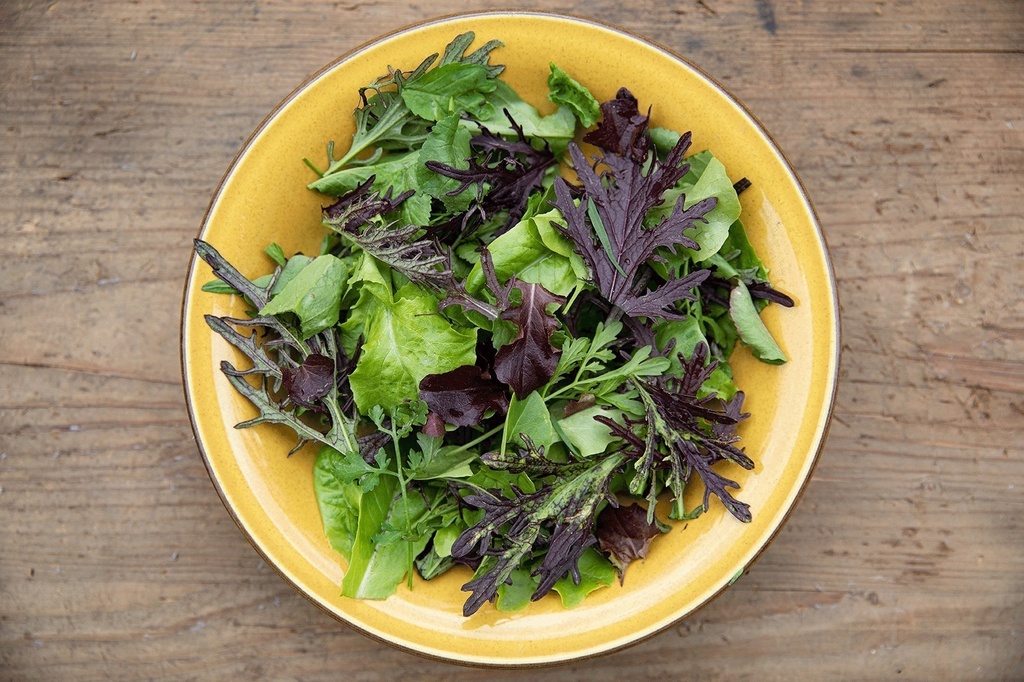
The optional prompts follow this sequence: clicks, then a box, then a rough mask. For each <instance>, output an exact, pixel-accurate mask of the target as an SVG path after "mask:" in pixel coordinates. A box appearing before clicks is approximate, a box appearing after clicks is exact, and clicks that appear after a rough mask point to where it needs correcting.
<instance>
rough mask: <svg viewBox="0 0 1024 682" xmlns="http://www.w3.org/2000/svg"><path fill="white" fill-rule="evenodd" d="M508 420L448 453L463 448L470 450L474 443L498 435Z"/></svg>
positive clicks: (450, 453)
mask: <svg viewBox="0 0 1024 682" xmlns="http://www.w3.org/2000/svg"><path fill="white" fill-rule="evenodd" d="M507 421H508V420H505V421H504V422H502V424H501V426H495V427H494V428H493V429H491V430H490V431H488V432H487V433H485V434H484V435H482V436H479V437H477V438H474V439H473V440H471V441H469V442H468V443H466V444H465V445H460V446H459V447H457V448H455V449H454V450H452V451H450V452H449V453H448V454H449V455H454V454H455V453H457V452H462V451H463V450H468V449H469V448H471V447H473V446H474V445H479V444H480V443H482V442H483V441H485V440H487V439H488V438H490V437H491V436H495V435H497V434H498V432H499V431H502V430H503V429H504V428H505V424H506V423H507Z"/></svg>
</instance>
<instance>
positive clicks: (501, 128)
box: [463, 81, 576, 154]
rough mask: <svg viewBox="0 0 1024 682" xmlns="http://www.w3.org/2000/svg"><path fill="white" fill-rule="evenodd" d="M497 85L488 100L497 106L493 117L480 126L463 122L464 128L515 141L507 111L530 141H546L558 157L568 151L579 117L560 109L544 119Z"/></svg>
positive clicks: (513, 93) (485, 119)
mask: <svg viewBox="0 0 1024 682" xmlns="http://www.w3.org/2000/svg"><path fill="white" fill-rule="evenodd" d="M495 82H496V84H497V87H496V88H495V89H494V92H492V93H491V94H490V95H488V96H487V99H488V101H489V102H490V103H491V104H492V105H493V106H494V111H493V113H492V114H491V115H490V116H489V117H487V118H482V119H479V121H478V122H473V121H463V125H465V126H466V127H467V128H469V129H470V130H471V131H472V132H474V133H476V132H479V130H480V128H486V129H487V130H489V131H490V132H492V133H494V134H495V135H501V136H502V137H514V136H516V134H517V133H516V131H515V128H513V127H512V124H511V123H510V122H509V120H508V116H506V115H505V111H506V110H507V111H508V113H509V115H510V116H512V118H513V120H515V122H516V123H517V124H518V125H519V126H521V127H522V129H523V134H524V135H526V137H533V138H540V139H542V140H545V141H546V142H547V143H548V144H550V145H551V149H552V150H553V151H554V152H555V153H556V154H557V153H560V152H562V151H564V150H565V146H566V145H567V144H568V142H569V140H571V139H572V138H573V135H575V134H576V117H575V116H574V115H573V113H572V111H570V110H569V109H566V108H559V109H557V110H556V111H555V113H553V114H549V115H547V116H541V115H540V112H538V111H537V109H536V108H535V107H534V106H533V105H532V104H530V103H528V102H526V101H524V100H523V98H521V97H520V96H519V95H518V94H517V93H516V91H515V90H513V89H512V88H511V87H509V86H508V85H506V83H505V82H504V81H495Z"/></svg>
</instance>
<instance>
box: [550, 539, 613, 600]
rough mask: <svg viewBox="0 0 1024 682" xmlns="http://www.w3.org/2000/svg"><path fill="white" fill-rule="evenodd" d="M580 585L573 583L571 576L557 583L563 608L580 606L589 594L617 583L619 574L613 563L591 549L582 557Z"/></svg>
mask: <svg viewBox="0 0 1024 682" xmlns="http://www.w3.org/2000/svg"><path fill="white" fill-rule="evenodd" d="M579 567H580V584H579V585H577V584H575V583H574V582H573V580H572V577H571V576H565V577H564V578H562V579H561V580H559V581H558V582H556V583H555V586H554V590H555V591H556V592H558V596H559V597H561V598H562V606H564V607H565V608H567V609H571V608H573V607H574V606H579V605H580V604H581V603H583V600H584V599H585V598H586V596H587V595H588V594H590V593H591V592H593V591H594V590H597V589H600V588H602V587H608V586H609V585H611V584H612V583H614V582H615V579H616V577H617V574H616V572H615V567H614V566H612V563H611V562H610V561H608V560H607V559H605V558H604V555H603V554H601V553H600V552H598V551H597V550H596V549H594V548H590V549H588V550H587V551H585V552H584V553H583V555H582V556H581V557H580V563H579Z"/></svg>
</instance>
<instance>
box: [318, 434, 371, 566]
mask: <svg viewBox="0 0 1024 682" xmlns="http://www.w3.org/2000/svg"><path fill="white" fill-rule="evenodd" d="M342 459H343V457H342V454H341V453H340V452H338V451H337V450H335V449H334V448H326V447H325V448H323V449H322V450H321V451H320V453H319V454H318V455H317V458H316V464H314V465H313V491H314V493H315V494H316V501H317V504H318V505H319V506H320V518H321V520H322V521H323V524H324V533H326V535H327V540H328V541H329V542H330V543H331V547H333V548H334V549H335V550H337V551H338V552H339V553H340V554H341V556H343V557H345V560H346V561H351V560H352V546H353V544H354V543H355V539H356V534H357V532H358V528H359V505H360V502H361V500H362V496H363V491H362V489H361V488H360V487H359V484H357V483H354V482H351V481H346V480H344V479H342V478H341V477H339V476H338V474H337V468H338V467H339V466H340V465H341V463H342Z"/></svg>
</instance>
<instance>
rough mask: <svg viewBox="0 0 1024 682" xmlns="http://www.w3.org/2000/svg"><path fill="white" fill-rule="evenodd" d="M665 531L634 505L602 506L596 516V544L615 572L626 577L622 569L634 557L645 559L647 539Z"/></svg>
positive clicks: (652, 538) (620, 576)
mask: <svg viewBox="0 0 1024 682" xmlns="http://www.w3.org/2000/svg"><path fill="white" fill-rule="evenodd" d="M668 531H669V528H668V526H664V525H662V524H661V523H659V522H658V520H657V519H649V518H648V514H647V510H646V509H644V508H643V507H641V506H640V505H638V504H629V505H625V506H619V507H613V506H611V505H609V506H607V507H605V508H604V510H602V511H601V513H600V514H598V516H597V525H596V532H597V543H598V547H599V548H600V549H601V551H602V552H604V553H605V554H607V555H608V558H609V559H610V560H611V562H612V566H614V567H615V570H616V571H617V572H618V574H619V582H620V583H621V582H623V581H624V580H625V577H626V568H627V567H628V566H629V564H631V563H632V562H634V561H636V560H637V559H645V558H646V557H647V552H648V551H649V550H650V547H651V541H652V540H654V538H656V537H658V536H659V535H661V534H662V533H667V532H668Z"/></svg>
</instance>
